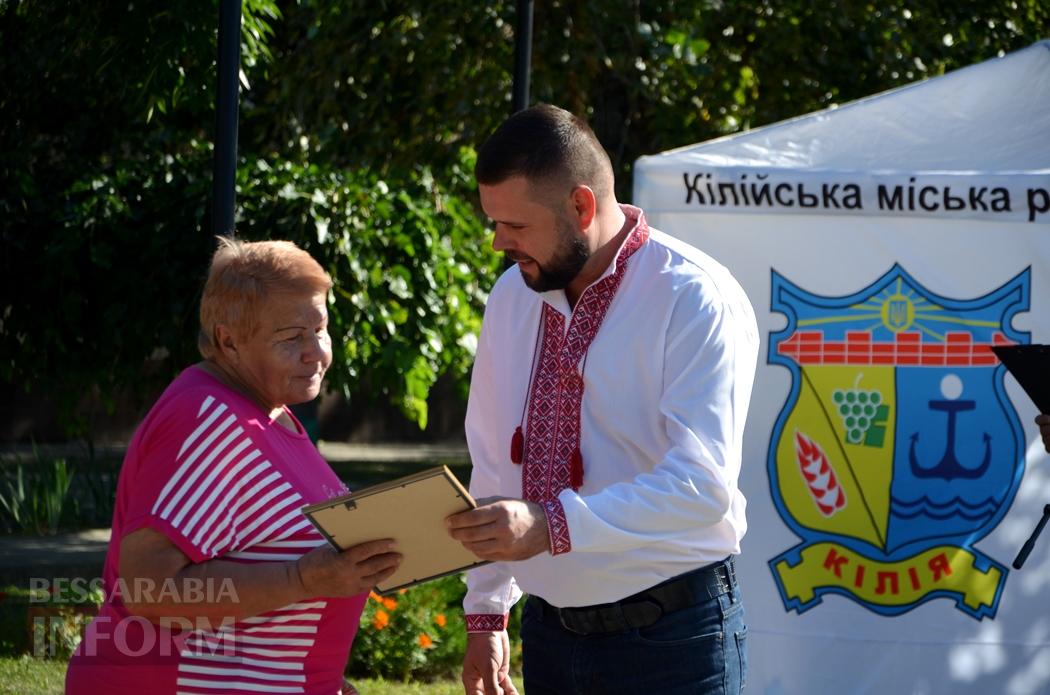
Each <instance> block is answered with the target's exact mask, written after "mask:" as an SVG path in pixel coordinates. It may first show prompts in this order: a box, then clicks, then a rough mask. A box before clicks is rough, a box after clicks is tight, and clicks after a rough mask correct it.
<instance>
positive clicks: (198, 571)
mask: <svg viewBox="0 0 1050 695" xmlns="http://www.w3.org/2000/svg"><path fill="white" fill-rule="evenodd" d="M331 287H332V281H331V279H330V278H329V276H328V274H327V273H325V272H324V270H323V269H322V268H321V267H320V265H318V264H317V262H316V261H314V260H313V258H311V257H310V256H309V254H307V253H306V252H304V251H302V250H301V249H299V248H297V247H296V246H295V245H294V244H292V243H289V242H282V241H270V242H256V243H244V242H239V241H231V240H221V241H220V245H219V248H218V250H217V251H216V253H215V256H214V258H213V259H212V263H211V269H210V272H209V275H208V279H207V282H206V284H205V286H204V293H203V296H202V298H201V307H200V322H201V333H200V341H199V343H200V351H201V354H202V355H203V357H204V360H203V361H202V362H199V363H198V364H196V365H193V366H192V367H190V368H188V369H186V370H185V371H184V372H182V374H180V375H179V376H178V377H177V378H176V379H175V380H174V381H173V382H172V383H171V385H170V386H168V388H167V389H166V390H165V391H164V393H163V394H162V395H161V397H160V399H159V400H158V401H157V403H156V404H155V405H154V406H153V408H152V409H151V410H150V412H149V414H148V415H147V416H146V419H145V420H144V421H143V422H142V424H141V425H140V426H139V428H138V430H137V431H136V433H135V437H134V439H133V440H132V442H131V444H130V446H129V448H128V452H127V456H126V458H125V459H124V465H123V468H122V469H121V473H120V480H119V483H118V487H117V499H116V508H115V511H114V514H113V536H112V540H111V541H110V546H109V552H108V554H107V556H106V563H105V569H104V574H103V582H104V587H105V591H106V602H105V604H104V605H103V607H102V609H101V611H100V613H99V615H98V617H96V618H95V620H93V621H92V623H91V624H90V626H89V627H88V629H87V632H86V635H85V638H84V640H83V642H82V643H81V645H80V648H79V649H78V651H77V653H76V654H75V655H74V657H73V659H72V660H71V662H70V665H69V671H68V673H67V676H66V692H67V693H73V694H75V695H80V694H81V693H87V694H89V695H94V694H96V693H98V694H99V695H101V694H102V693H106V694H107V695H116V694H119V693H136V694H138V693H142V692H149V693H176V692H179V693H209V694H213V695H214V694H215V693H239V694H240V695H243V694H244V693H245V692H250V691H257V692H267V693H324V694H325V695H335V694H336V693H340V692H343V693H346V692H351V691H352V689H351V688H349V687H348V684H345V682H344V680H343V677H342V673H343V668H344V666H345V665H346V661H347V657H348V654H349V650H350V645H351V642H352V641H353V638H354V634H355V632H356V628H357V624H358V620H359V618H360V615H361V611H362V608H363V606H364V602H365V599H366V598H367V595H368V590H369V589H370V588H371V587H373V586H375V584H376V583H378V582H380V581H382V580H383V579H385V578H386V577H388V576H389V575H390V574H392V573H393V572H394V570H395V569H396V568H397V565H398V563H399V562H400V556H399V555H398V554H397V553H396V552H394V550H395V549H394V547H393V543H392V542H391V541H375V542H371V543H365V544H362V545H359V546H356V547H354V548H351V549H349V550H346V551H345V552H343V553H338V552H336V551H335V550H334V549H333V548H331V546H329V545H328V544H327V543H325V542H324V539H323V538H322V537H321V536H320V535H319V534H318V532H317V531H316V530H315V529H314V528H313V527H312V526H311V524H310V523H309V521H308V520H307V519H306V518H305V517H304V516H303V514H302V513H301V511H300V509H301V508H302V507H303V506H304V505H307V504H310V503H313V502H319V501H323V500H326V499H329V498H331V497H333V496H335V495H338V494H341V493H343V492H345V490H346V488H345V486H344V485H343V484H342V483H341V482H340V481H339V479H338V478H337V477H336V476H335V474H334V473H333V472H332V470H331V468H329V466H328V464H327V463H326V462H325V461H324V460H323V459H322V458H321V456H320V455H319V454H318V453H317V450H316V449H315V448H314V446H313V444H312V443H311V442H310V440H309V438H308V437H307V435H306V432H305V431H304V429H303V426H302V425H301V424H300V423H299V421H298V420H297V419H296V418H295V416H294V415H293V414H292V413H291V411H290V410H289V409H288V405H289V404H295V403H303V402H306V401H309V400H311V399H313V398H315V397H317V395H318V393H319V391H320V388H321V380H322V379H323V378H324V374H325V370H327V369H328V366H329V364H330V363H331V361H332V349H331V343H330V340H329V337H328V330H327V326H328V314H327V311H326V308H325V305H326V298H327V296H328V291H329V289H330V288H331Z"/></svg>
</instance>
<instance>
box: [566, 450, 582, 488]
mask: <svg viewBox="0 0 1050 695" xmlns="http://www.w3.org/2000/svg"><path fill="white" fill-rule="evenodd" d="M569 485H571V486H572V489H573V490H579V489H580V487H581V486H582V485H583V454H581V453H580V447H576V448H575V449H573V450H572V456H571V457H569Z"/></svg>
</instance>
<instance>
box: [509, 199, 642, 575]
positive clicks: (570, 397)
mask: <svg viewBox="0 0 1050 695" xmlns="http://www.w3.org/2000/svg"><path fill="white" fill-rule="evenodd" d="M635 211H636V212H635ZM628 213H629V214H631V216H634V214H636V215H637V217H638V222H637V224H636V225H635V228H634V230H633V231H632V232H631V235H630V236H629V237H628V238H627V241H626V242H625V243H624V245H623V247H622V248H621V249H620V253H619V254H618V256H617V259H616V270H615V271H613V272H612V273H611V274H610V275H607V276H606V277H604V278H602V279H601V280H599V281H598V282H596V283H594V284H593V285H591V286H590V287H588V288H587V289H586V290H584V292H583V295H582V296H581V297H580V300H579V301H578V302H577V304H576V307H575V309H574V310H573V313H572V318H571V320H570V322H569V329H568V331H567V332H566V331H565V330H564V325H565V320H564V318H563V317H562V315H561V314H560V313H558V312H557V311H556V310H555V309H553V308H551V306H550V305H549V304H544V306H543V314H542V317H541V319H540V320H541V322H542V325H543V328H542V330H543V345H542V347H541V350H540V358H539V363H538V365H537V372H536V377H535V379H534V381H533V386H532V393H531V394H530V396H529V407H528V420H527V426H526V435H525V452H524V460H523V465H522V496H523V497H524V498H525V499H527V500H531V501H533V502H538V503H541V504H544V505H545V506H546V507H547V517H548V518H547V523H548V530H549V533H550V536H551V553H552V554H554V555H557V554H560V553H562V552H568V551H569V550H570V549H571V547H572V544H571V542H570V539H569V530H568V525H567V524H566V523H565V512H564V509H562V505H561V503H560V502H558V501H557V497H558V493H560V492H561V491H562V490H564V489H566V488H568V487H570V460H571V458H572V455H573V452H574V451H575V450H576V448H577V447H578V446H579V445H580V407H581V405H582V403H583V390H584V382H583V376H582V375H581V374H580V371H579V365H580V362H581V361H582V359H583V357H584V355H585V354H586V353H587V348H588V347H589V346H590V344H591V341H592V340H594V336H595V335H597V334H598V329H599V328H601V324H602V321H603V320H604V319H605V314H606V313H607V312H608V310H609V305H610V304H612V300H613V297H614V296H615V295H616V290H617V289H618V288H619V286H620V282H621V281H622V280H623V276H624V273H625V272H626V271H627V261H628V259H629V258H630V257H631V256H632V255H633V254H634V252H635V251H637V250H638V249H639V248H641V246H642V245H643V244H644V243H645V242H646V240H647V239H648V238H649V226H648V225H647V224H646V222H645V217H644V216H643V215H642V213H641V211H640V210H637V209H634V210H629V211H628ZM586 465H587V462H586V461H584V467H585V468H584V476H586ZM548 503H551V504H548Z"/></svg>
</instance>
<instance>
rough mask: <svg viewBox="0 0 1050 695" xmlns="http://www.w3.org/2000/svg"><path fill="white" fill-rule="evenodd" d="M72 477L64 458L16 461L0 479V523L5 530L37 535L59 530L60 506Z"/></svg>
mask: <svg viewBox="0 0 1050 695" xmlns="http://www.w3.org/2000/svg"><path fill="white" fill-rule="evenodd" d="M72 480H73V471H72V469H71V468H70V467H69V466H68V465H66V462H65V460H64V459H58V460H55V461H51V462H50V463H43V462H41V461H39V459H38V461H37V463H33V464H18V465H17V466H15V467H14V471H13V472H12V471H10V470H8V471H4V474H3V476H2V480H0V483H2V484H0V525H2V526H3V528H4V529H5V530H6V531H7V532H8V533H33V534H36V535H45V534H55V533H57V532H58V528H59V522H60V520H61V518H62V510H63V507H64V502H65V499H66V493H67V492H68V491H69V485H70V483H71V482H72Z"/></svg>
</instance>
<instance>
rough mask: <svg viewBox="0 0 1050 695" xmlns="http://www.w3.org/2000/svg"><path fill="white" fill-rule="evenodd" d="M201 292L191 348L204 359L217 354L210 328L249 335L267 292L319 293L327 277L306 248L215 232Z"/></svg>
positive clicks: (327, 282) (328, 285) (329, 282)
mask: <svg viewBox="0 0 1050 695" xmlns="http://www.w3.org/2000/svg"><path fill="white" fill-rule="evenodd" d="M218 239H219V248H218V249H216V251H215V255H213V256H212V259H211V267H210V268H209V270H208V279H207V281H206V282H205V283H204V292H203V294H202V296H201V310H200V322H201V325H200V333H199V335H198V337H197V349H198V350H200V353H201V355H202V356H203V357H204V358H205V359H210V358H212V357H214V356H216V354H217V353H218V345H217V344H216V337H215V327H216V326H218V325H219V324H223V325H225V326H227V327H228V328H229V329H230V330H231V331H232V332H233V333H234V334H235V335H236V336H237V337H238V338H241V339H249V338H251V337H252V335H254V334H255V331H256V329H257V328H258V326H259V321H258V316H259V312H260V311H261V310H262V307H263V306H264V305H265V304H266V302H267V300H268V299H269V297H270V296H271V295H272V294H274V293H278V292H285V293H293V294H300V293H301V294H309V295H311V296H313V295H317V294H325V293H327V292H328V290H330V289H331V288H332V278H331V276H329V275H328V273H326V272H325V270H324V268H322V267H321V265H320V264H319V263H318V262H317V261H315V260H314V259H313V257H312V256H311V255H310V254H308V253H307V252H306V251H303V250H302V249H301V248H299V247H298V246H296V245H295V244H293V243H292V242H290V241H238V240H237V239H229V238H226V237H219V238H218Z"/></svg>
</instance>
